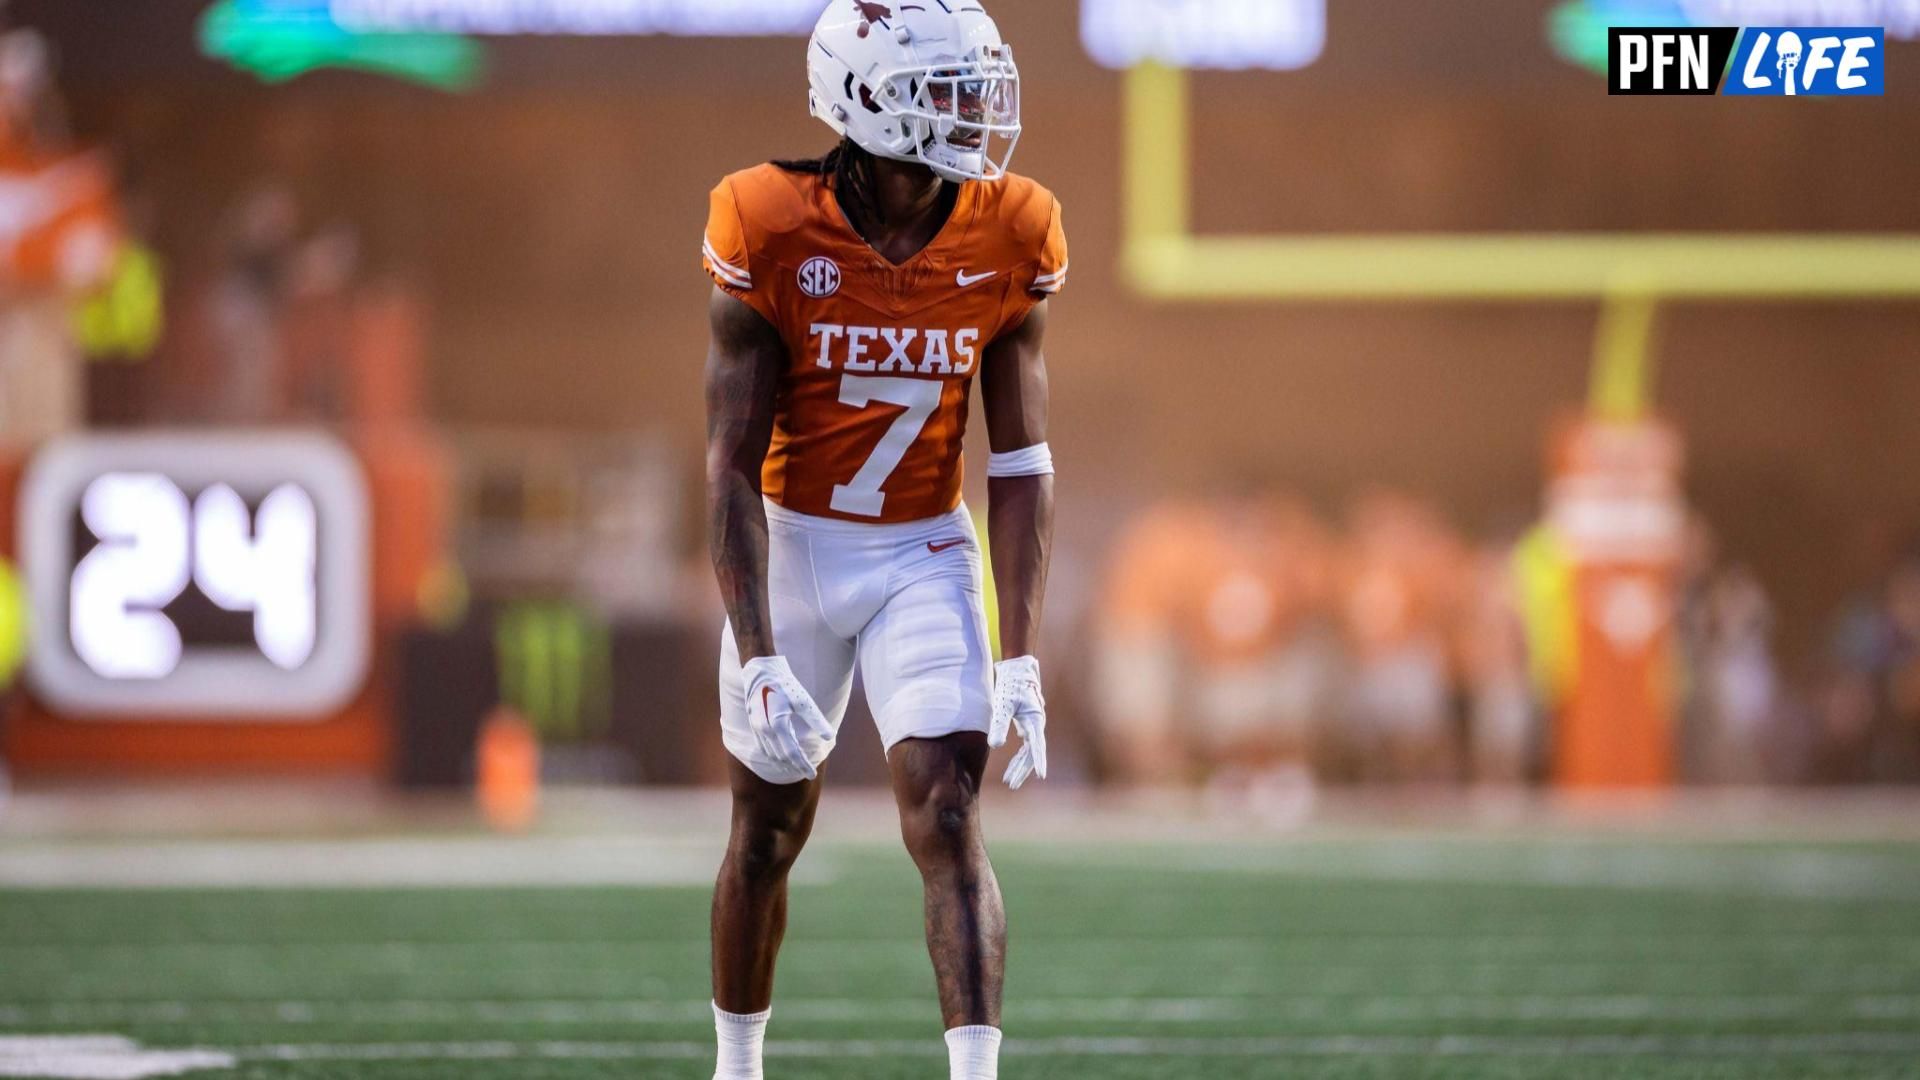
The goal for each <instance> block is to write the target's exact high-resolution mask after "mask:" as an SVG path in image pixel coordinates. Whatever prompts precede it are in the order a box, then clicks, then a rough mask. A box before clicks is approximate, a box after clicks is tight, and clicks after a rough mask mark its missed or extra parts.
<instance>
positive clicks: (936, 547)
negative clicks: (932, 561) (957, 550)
mask: <svg viewBox="0 0 1920 1080" xmlns="http://www.w3.org/2000/svg"><path fill="white" fill-rule="evenodd" d="M966 542H967V541H966V539H965V538H964V537H963V538H961V539H959V540H948V541H946V542H944V543H939V544H936V543H934V542H933V541H931V540H929V541H927V550H928V551H931V552H933V553H934V554H935V555H938V554H940V553H941V552H943V551H945V550H947V549H948V548H950V547H955V546H958V545H960V544H964V543H966Z"/></svg>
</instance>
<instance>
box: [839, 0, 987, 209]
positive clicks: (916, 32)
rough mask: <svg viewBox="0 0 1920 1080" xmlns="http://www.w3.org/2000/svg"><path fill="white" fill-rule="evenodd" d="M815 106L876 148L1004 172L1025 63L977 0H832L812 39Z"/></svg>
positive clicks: (970, 172) (957, 169) (965, 175)
mask: <svg viewBox="0 0 1920 1080" xmlns="http://www.w3.org/2000/svg"><path fill="white" fill-rule="evenodd" d="M807 83H808V86H809V89H810V93H809V95H808V97H809V103H810V108H811V109H812V112H813V115H815V116H817V117H819V118H820V119H821V120H823V121H825V122H826V125H827V126H828V127H830V128H832V129H833V130H834V131H836V132H838V133H839V134H841V135H844V136H846V137H847V138H850V139H852V140H853V141H854V142H855V143H857V144H859V145H860V146H861V147H863V148H864V149H866V150H867V152H868V153H871V154H873V155H874V156H876V157H884V158H892V159H894V160H896V161H917V162H920V163H922V164H924V165H926V166H927V167H929V168H931V169H932V170H933V171H934V172H936V173H938V174H940V175H941V176H943V177H945V178H947V179H948V180H956V181H958V180H997V179H999V178H1000V177H1002V176H1005V175H1006V173H1007V164H1008V162H1010V161H1012V160H1013V148H1014V145H1015V144H1016V143H1018V142H1019V141H1020V69H1019V68H1017V67H1015V66H1014V63H1013V49H1012V47H1011V46H1009V45H1007V44H1006V43H1005V42H1003V41H1001V40H1000V29H999V27H997V26H995V25H994V23H993V20H992V19H991V18H989V17H988V16H987V13H986V10H985V9H984V8H982V7H981V6H980V5H979V3H978V0H832V2H831V3H829V4H828V5H827V10H826V11H825V13H823V14H822V15H821V16H820V22H819V23H818V24H817V25H816V26H815V27H814V28H813V40H812V41H811V42H809V43H808V44H807Z"/></svg>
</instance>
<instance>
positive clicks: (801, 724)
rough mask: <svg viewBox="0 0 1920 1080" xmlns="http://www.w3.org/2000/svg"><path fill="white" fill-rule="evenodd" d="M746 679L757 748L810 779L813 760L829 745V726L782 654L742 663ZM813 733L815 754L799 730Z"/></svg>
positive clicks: (814, 769)
mask: <svg viewBox="0 0 1920 1080" xmlns="http://www.w3.org/2000/svg"><path fill="white" fill-rule="evenodd" d="M741 670H742V672H743V673H744V674H745V675H746V683H747V724H748V726H750V727H751V728H753V737H754V738H755V739H758V740H759V742H760V749H761V750H763V751H765V753H766V755H767V756H768V757H770V758H772V759H773V760H775V761H778V762H781V763H783V764H786V765H789V766H791V767H792V768H794V769H796V770H798V771H799V772H801V773H802V774H804V775H805V776H806V778H807V779H809V780H812V779H814V778H816V777H818V776H819V775H820V768H819V765H818V764H817V761H824V760H826V756H827V751H830V750H832V749H833V742H834V731H833V726H832V725H831V724H829V723H827V717H826V714H825V713H822V712H821V711H820V706H818V705H816V704H814V701H813V695H811V694H809V693H807V688H806V687H804V686H801V685H800V680H799V679H798V678H795V677H794V674H793V669H792V668H791V667H789V666H788V665H787V658H786V657H784V656H760V657H755V658H754V659H752V660H749V661H747V662H746V663H745V664H744V665H742V669H741ZM803 731H804V732H805V733H807V734H810V735H812V736H814V738H815V739H816V740H817V742H816V745H817V746H819V747H820V748H821V750H820V753H819V756H818V758H817V759H816V758H815V757H814V756H813V755H809V754H808V753H807V751H806V748H805V747H804V746H803V745H802V744H801V741H800V739H801V733H802V732H803Z"/></svg>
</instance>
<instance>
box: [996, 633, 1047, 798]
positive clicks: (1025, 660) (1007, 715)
mask: <svg viewBox="0 0 1920 1080" xmlns="http://www.w3.org/2000/svg"><path fill="white" fill-rule="evenodd" d="M1008 727H1012V728H1013V729H1014V730H1015V731H1018V732H1019V733H1020V741H1021V742H1022V743H1023V744H1024V745H1023V746H1021V747H1020V752H1019V753H1017V754H1015V755H1013V762H1012V763H1011V764H1009V765H1008V766H1007V775H1006V777H1005V779H1006V782H1007V786H1008V787H1011V788H1018V787H1019V786H1020V785H1021V784H1024V783H1026V782H1027V777H1029V776H1038V777H1039V778H1040V779H1042V780H1045V779H1046V778H1047V699H1046V698H1045V697H1044V696H1042V695H1041V693H1040V661H1038V660H1035V659H1034V658H1033V657H1031V656H1016V657H1014V658H1013V659H1011V660H1002V661H1000V662H999V663H998V664H995V665H994V666H993V720H992V722H991V723H990V724H988V726H987V745H988V746H991V747H994V748H996V749H997V748H999V747H1002V746H1005V745H1006V744H1007V728H1008Z"/></svg>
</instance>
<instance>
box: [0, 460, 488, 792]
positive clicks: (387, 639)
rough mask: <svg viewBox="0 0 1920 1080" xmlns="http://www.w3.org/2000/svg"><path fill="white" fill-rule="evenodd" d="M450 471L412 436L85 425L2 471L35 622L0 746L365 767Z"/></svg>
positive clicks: (244, 763)
mask: <svg viewBox="0 0 1920 1080" xmlns="http://www.w3.org/2000/svg"><path fill="white" fill-rule="evenodd" d="M449 475H450V467H449V465H448V459H447V456H446V454H445V453H444V451H443V449H442V448H441V447H440V446H439V444H438V443H437V442H436V441H435V440H433V439H431V438H429V437H426V436H423V435H420V434H418V433H413V432H390V433H385V434H363V435H359V436H356V437H355V438H354V439H353V440H352V441H351V442H343V441H341V440H339V439H336V438H334V437H332V436H330V435H326V434H323V433H319V432H315V431H303V430H279V431H266V430H262V431H222V430H206V431H188V430H179V431H160V432H153V433H140V434H125V435H122V434H100V435H92V434H82V435H74V436H68V437H64V438H59V439H54V440H52V441H50V442H47V443H45V444H43V445H41V446H40V447H39V448H38V449H37V450H36V451H34V452H33V453H32V455H31V456H30V457H28V458H27V459H26V460H25V461H24V462H21V461H13V462H3V461H0V505H3V506H4V514H0V517H6V518H10V519H11V527H10V528H7V529H4V530H0V531H3V532H5V533H6V534H7V535H8V539H10V540H11V541H12V543H11V555H12V557H13V558H14V560H15V561H16V563H17V565H18V569H19V574H20V577H21V578H22V579H23V581H24V583H25V591H26V594H27V603H28V607H29V609H30V613H31V619H30V621H31V625H32V640H31V645H30V648H29V650H28V655H27V664H26V681H25V685H26V689H27V691H28V693H27V698H26V701H25V702H23V703H22V704H23V705H24V707H23V708H22V709H20V710H18V711H17V712H16V714H15V715H13V716H11V717H9V718H8V720H7V722H6V723H5V724H4V725H0V738H4V749H5V752H6V754H7V756H8V757H10V758H11V759H12V760H13V761H14V762H15V763H16V764H18V765H19V766H20V767H21V768H22V769H23V770H30V771H31V770H49V769H58V770H73V769H83V770H93V769H98V768H109V769H116V770H121V771H135V772H153V771H178V770H181V769H192V770H204V769H267V770H274V771H283V770H288V769H294V770H310V769H326V770H342V769H344V770H348V771H355V772H363V773H370V774H377V773H379V772H381V771H383V770H384V769H385V768H386V765H387V762H388V761H389V760H390V757H391V754H392V751H393V732H394V719H393V718H394V713H395V700H396V699H395V691H394V679H395V672H394V670H393V665H392V663H391V662H381V661H380V659H379V658H380V657H383V656H386V655H388V654H389V653H391V652H392V651H393V648H394V643H395V642H396V641H397V640H398V639H399V636H400V635H402V634H404V633H405V632H406V631H407V630H408V628H410V627H412V626H415V625H417V624H418V622H419V619H420V614H419V612H420V598H421V595H422V589H423V585H424V583H425V582H426V581H427V580H429V577H430V575H431V574H432V573H433V572H434V571H436V570H437V569H439V568H440V567H443V566H445V565H446V561H447V558H448V536H449V527H448V520H449V496H448V489H449V487H450V484H449V480H448V477H449ZM9 492H10V493H11V494H10V495H8V494H7V493H9Z"/></svg>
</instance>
